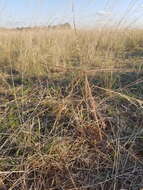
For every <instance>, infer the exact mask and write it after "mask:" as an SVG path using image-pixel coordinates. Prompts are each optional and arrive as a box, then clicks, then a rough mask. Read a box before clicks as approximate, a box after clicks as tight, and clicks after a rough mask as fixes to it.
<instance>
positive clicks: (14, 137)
mask: <svg viewBox="0 0 143 190" xmlns="http://www.w3.org/2000/svg"><path fill="white" fill-rule="evenodd" d="M0 51H1V54H0V102H1V104H0V138H1V141H0V171H1V172H0V176H1V178H2V183H4V184H5V185H6V186H7V188H10V189H11V190H18V189H21V190H30V189H31V190H48V189H49V190H60V189H61V190H74V189H75V190H80V189H81V190H92V189H93V190H95V189H97V190H106V189H111V190H113V189H114V190H118V189H141V188H142V187H143V179H142V176H143V148H142V147H143V129H142V127H143V119H142V118H143V85H142V83H143V64H142V56H143V31H142V30H126V31H124V30H115V29H114V30H109V29H108V30H107V29H106V30H88V31H83V30H82V31H77V33H76V34H75V32H74V31H73V30H41V29H39V30H38V29H37V30H36V29H34V30H29V31H24V30H23V31H16V30H11V31H0Z"/></svg>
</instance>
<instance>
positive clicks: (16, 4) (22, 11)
mask: <svg viewBox="0 0 143 190" xmlns="http://www.w3.org/2000/svg"><path fill="white" fill-rule="evenodd" d="M74 17H75V22H76V25H77V27H87V26H88V27H94V26H96V25H105V24H106V25H115V24H120V25H128V26H130V25H131V26H134V25H136V26H137V25H138V26H141V25H142V24H143V0H0V26H1V27H18V26H19V27H20V26H31V25H33V26H34V25H54V24H59V23H65V22H69V23H71V24H72V23H73V18H74Z"/></svg>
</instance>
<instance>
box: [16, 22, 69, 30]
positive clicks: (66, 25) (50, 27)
mask: <svg viewBox="0 0 143 190" xmlns="http://www.w3.org/2000/svg"><path fill="white" fill-rule="evenodd" d="M36 28H41V29H71V25H70V24H69V23H64V24H57V25H48V26H32V27H17V28H16V29H17V30H31V29H36Z"/></svg>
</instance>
